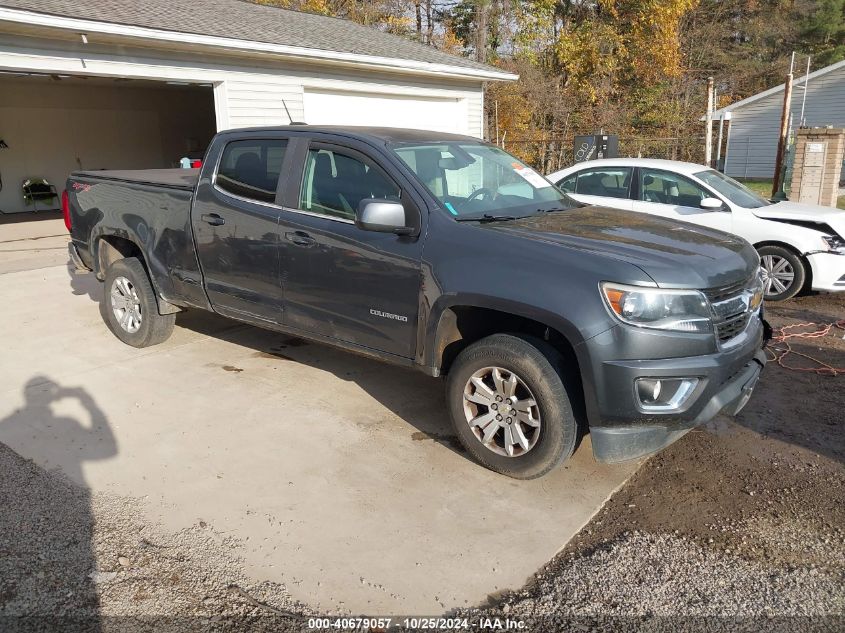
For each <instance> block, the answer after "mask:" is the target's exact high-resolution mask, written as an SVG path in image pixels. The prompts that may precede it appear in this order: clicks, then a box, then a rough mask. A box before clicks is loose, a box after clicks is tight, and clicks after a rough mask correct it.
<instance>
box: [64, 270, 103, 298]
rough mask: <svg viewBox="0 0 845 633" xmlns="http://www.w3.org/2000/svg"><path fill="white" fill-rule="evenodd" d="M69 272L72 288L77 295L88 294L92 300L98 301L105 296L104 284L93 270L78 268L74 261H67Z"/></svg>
mask: <svg viewBox="0 0 845 633" xmlns="http://www.w3.org/2000/svg"><path fill="white" fill-rule="evenodd" d="M66 268H67V274H68V275H69V276H70V288H71V291H72V292H73V294H75V295H76V296H82V295H88V297H89V298H90V299H91V301H95V302H97V303H99V302H100V299H101V298H102V296H103V284H102V283H100V282H99V281H97V278H96V277H95V276H94V273H92V272H85V271H81V270H77V269H76V266H74V264H73V262H71V261H68V263H67V266H66Z"/></svg>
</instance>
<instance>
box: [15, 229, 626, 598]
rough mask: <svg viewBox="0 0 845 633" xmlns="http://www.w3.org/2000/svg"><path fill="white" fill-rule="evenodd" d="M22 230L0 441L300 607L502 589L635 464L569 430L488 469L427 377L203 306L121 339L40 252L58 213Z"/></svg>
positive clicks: (53, 254) (529, 570)
mask: <svg viewBox="0 0 845 633" xmlns="http://www.w3.org/2000/svg"><path fill="white" fill-rule="evenodd" d="M35 224H37V226H35V225H33V227H32V229H31V231H30V232H32V231H34V232H36V233H39V234H43V237H42V238H40V239H38V240H35V241H32V240H30V241H29V242H27V241H26V240H27V239H29V237H32V235H29V237H27V235H26V234H24V235H23V236H22V235H21V231H22V229H20V228H17V229H16V230H15V231H12V230H11V229H10V226H12V227H19V226H20V225H0V297H2V298H3V308H2V310H0V339H2V345H0V350H2V352H0V385H2V386H0V442H3V443H5V444H7V445H9V446H10V447H11V448H12V449H13V450H15V451H17V452H18V453H19V454H20V455H22V456H24V457H26V458H29V459H32V460H34V461H35V462H36V463H37V464H39V465H41V466H43V467H45V468H48V469H51V468H58V469H61V470H63V471H64V472H66V473H67V474H68V475H69V476H71V477H72V478H73V479H75V480H77V481H78V482H79V483H81V484H84V485H86V486H88V487H90V488H91V489H92V490H94V491H106V492H110V493H115V494H119V495H125V496H131V497H135V498H142V499H144V500H145V507H146V508H147V510H146V512H147V514H148V518H149V520H150V521H160V522H162V523H163V524H164V525H165V527H167V528H168V529H172V530H178V529H181V528H184V527H186V526H190V525H193V524H196V523H197V522H199V521H205V522H206V523H208V524H209V525H211V526H212V527H213V528H214V529H215V530H217V531H219V532H221V533H225V534H227V535H229V536H231V537H233V538H236V539H239V540H240V541H241V542H242V543H243V544H244V549H243V553H244V557H245V559H246V563H247V565H248V569H249V571H250V573H252V574H253V575H254V576H255V578H256V579H259V580H260V579H269V580H274V581H277V582H281V583H284V584H285V585H286V586H287V587H288V589H289V590H290V592H291V594H292V595H293V596H294V597H295V598H298V599H300V600H302V601H303V602H306V603H308V604H310V605H311V606H312V607H314V608H315V609H319V610H321V611H326V610H333V609H341V610H349V611H352V612H362V613H370V614H396V613H406V614H410V613H416V614H431V613H439V612H442V610H443V609H448V608H451V607H456V606H465V605H473V604H477V603H480V602H483V601H484V600H485V598H486V596H487V595H489V594H493V593H496V592H498V591H501V590H504V589H506V588H517V587H519V586H521V585H522V584H523V583H524V582H525V581H526V579H527V578H528V577H529V576H530V575H531V574H533V573H534V572H535V571H536V570H537V569H538V568H539V567H540V566H542V565H543V564H544V563H546V562H547V561H548V560H549V559H550V558H551V557H552V556H553V555H554V554H555V553H556V552H557V551H558V550H559V549H560V548H561V547H562V546H563V545H564V544H565V543H566V542H567V541H568V540H569V539H570V537H571V536H572V535H573V534H574V533H575V532H577V531H578V529H579V528H580V527H581V526H582V525H583V524H584V523H586V522H587V521H588V520H589V518H590V517H591V516H592V515H593V514H594V513H595V512H596V511H597V510H598V509H599V507H600V506H601V505H602V503H603V502H604V501H605V499H606V498H607V497H608V495H609V494H610V493H611V492H612V491H613V490H615V489H616V488H617V487H618V486H620V485H621V484H622V483H623V482H624V481H625V480H626V478H627V477H628V476H630V474H631V473H632V472H633V471H634V470H635V468H636V465H635V464H626V465H616V466H607V465H599V464H596V463H595V462H594V461H593V458H592V454H591V449H590V444H589V439H586V440H585V441H584V442H583V444H582V445H581V447H580V449H579V450H578V452H577V453H576V455H575V456H574V458H573V459H572V460H571V461H570V462H569V463H568V464H567V465H566V467H565V468H561V469H559V470H558V471H557V472H555V473H553V474H552V475H550V476H547V477H545V478H543V479H540V480H538V481H530V482H520V481H514V480H511V479H508V478H505V477H502V476H500V475H496V474H494V473H492V472H489V471H487V470H485V469H483V468H481V467H480V466H477V465H476V464H475V463H473V462H472V461H470V460H469V459H468V458H467V457H466V456H465V455H464V454H463V453H462V452H461V450H460V449H459V448H458V447H457V444H456V442H455V440H454V439H453V436H452V432H451V430H450V428H449V422H448V417H447V413H446V409H445V406H444V399H443V385H442V383H441V382H440V381H438V380H435V379H431V378H427V377H425V376H423V375H422V374H419V373H415V372H413V371H408V370H403V369H397V368H395V367H392V366H388V365H383V364H380V363H377V362H375V361H371V360H368V359H364V358H360V357H356V356H354V355H351V354H347V353H344V352H341V351H336V350H334V349H331V348H329V347H325V346H321V345H316V344H310V343H307V342H305V341H302V340H299V339H291V338H289V337H287V336H284V335H281V334H277V333H272V332H267V331H263V330H260V329H257V328H253V327H249V326H244V325H239V324H237V323H235V322H233V321H228V320H224V319H222V318H219V317H216V316H214V315H210V314H203V313H185V314H182V315H180V316H179V318H178V320H177V328H176V331H175V333H174V336H173V337H172V338H171V339H170V340H169V341H167V342H166V343H165V344H163V345H160V346H158V347H154V348H148V349H144V350H136V349H133V348H131V347H128V346H125V345H123V344H122V343H120V342H119V341H118V340H117V339H115V338H114V337H113V336H112V335H111V334H110V333H109V332H108V330H107V329H106V327H105V325H104V324H103V323H102V321H101V318H100V314H99V310H98V303H97V301H98V300H99V297H100V294H101V286H100V284H99V283H98V282H97V281H96V280H95V279H94V277H93V275H90V274H88V275H73V274H70V273H69V270H68V268H67V266H66V265H65V264H64V262H65V261H66V256H65V255H64V253H63V251H62V250H61V248H58V247H56V248H54V250H49V249H50V248H53V247H54V246H55V245H56V244H58V246H59V247H61V246H63V244H64V243H65V241H66V238H65V237H61V235H62V234H63V232H64V227H63V226H61V222H60V221H58V222H53V223H52V224H53V226H46V225H45V224H43V223H35ZM23 232H24V233H26V231H23ZM10 236H12V237H10ZM57 236H58V237H57ZM10 240H19V241H10ZM12 246H14V248H12ZM27 249H29V250H30V252H29V253H27V252H26V251H27ZM39 249H40V250H39ZM36 250H38V251H39V252H35V251H36Z"/></svg>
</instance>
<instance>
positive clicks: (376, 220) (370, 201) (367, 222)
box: [355, 198, 414, 235]
mask: <svg viewBox="0 0 845 633" xmlns="http://www.w3.org/2000/svg"><path fill="white" fill-rule="evenodd" d="M355 226H357V227H358V228H359V229H363V230H365V231H375V232H376V233H394V234H396V235H412V234H413V233H414V228H413V227H410V226H407V225H406V224H405V207H403V206H402V204H401V203H399V202H396V201H395V200H382V199H379V198H364V199H363V200H361V202H359V203H358V211H357V212H356V213H355Z"/></svg>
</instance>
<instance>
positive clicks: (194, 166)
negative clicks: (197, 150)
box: [191, 159, 202, 169]
mask: <svg viewBox="0 0 845 633" xmlns="http://www.w3.org/2000/svg"><path fill="white" fill-rule="evenodd" d="M200 167H202V161H201V160H198V159H194V160H192V161H191V169H199V168H200Z"/></svg>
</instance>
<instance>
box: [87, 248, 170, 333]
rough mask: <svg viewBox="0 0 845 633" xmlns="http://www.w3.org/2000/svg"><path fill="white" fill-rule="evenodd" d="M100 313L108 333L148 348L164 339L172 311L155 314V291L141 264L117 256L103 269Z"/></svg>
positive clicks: (130, 258)
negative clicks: (106, 268)
mask: <svg viewBox="0 0 845 633" xmlns="http://www.w3.org/2000/svg"><path fill="white" fill-rule="evenodd" d="M100 314H101V315H102V317H103V320H104V321H105V322H106V325H107V326H108V327H109V329H110V330H111V331H112V333H113V334H114V335H115V336H116V337H117V338H119V339H120V340H121V341H123V342H124V343H126V344H127V345H132V346H133V347H149V346H150V345H156V344H158V343H161V342H163V341H166V340H167V339H168V338H169V337H170V334H171V333H172V332H173V326H174V324H175V323H176V315H175V314H164V315H162V314H159V313H158V303H157V302H156V298H155V291H154V290H153V286H152V284H151V283H150V278H149V276H148V275H147V271H146V269H145V268H144V266H143V264H141V262H140V261H139V260H138V259H137V258H135V257H127V258H125V259H119V260H117V261H116V262H114V263H113V264H112V265H111V266H109V268H108V270H107V271H106V278H105V292H104V293H103V300H102V302H101V303H100Z"/></svg>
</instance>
